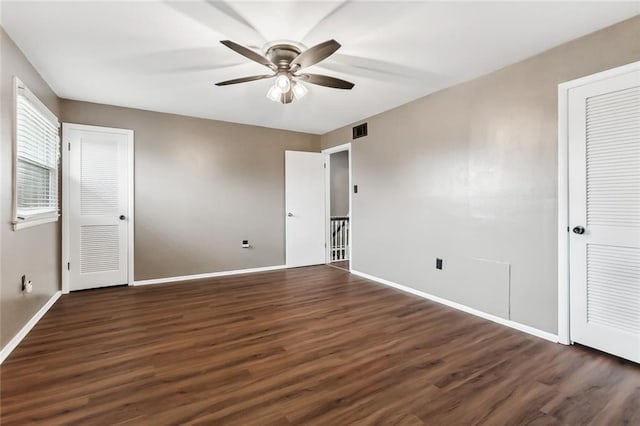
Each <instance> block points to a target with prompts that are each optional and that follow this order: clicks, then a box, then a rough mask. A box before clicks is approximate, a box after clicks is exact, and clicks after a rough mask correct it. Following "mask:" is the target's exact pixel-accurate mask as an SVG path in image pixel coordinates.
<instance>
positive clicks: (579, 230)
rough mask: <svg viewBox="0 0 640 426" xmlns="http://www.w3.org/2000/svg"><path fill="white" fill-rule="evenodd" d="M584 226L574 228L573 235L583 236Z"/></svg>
mask: <svg viewBox="0 0 640 426" xmlns="http://www.w3.org/2000/svg"><path fill="white" fill-rule="evenodd" d="M584 231H585V229H584V226H576V227H575V228H573V233H574V234H578V235H582V234H584Z"/></svg>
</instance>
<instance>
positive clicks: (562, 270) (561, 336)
mask: <svg viewBox="0 0 640 426" xmlns="http://www.w3.org/2000/svg"><path fill="white" fill-rule="evenodd" d="M639 67H640V61H638V62H633V63H630V64H627V65H623V66H620V67H617V68H612V69H610V70H606V71H602V72H599V73H596V74H592V75H588V76H586V77H581V78H578V79H575V80H571V81H567V82H565V83H561V84H559V85H558V341H559V342H560V343H562V344H565V345H568V344H571V343H572V342H571V325H570V322H569V315H570V306H569V290H570V287H569V281H570V280H569V226H570V224H569V135H568V108H569V90H570V89H573V88H576V87H580V86H584V85H585V84H590V83H593V82H596V81H600V80H604V79H607V78H611V77H615V76H618V75H621V74H627V73H629V72H633V71H635V70H637V69H638V68H639Z"/></svg>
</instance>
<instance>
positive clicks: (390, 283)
mask: <svg viewBox="0 0 640 426" xmlns="http://www.w3.org/2000/svg"><path fill="white" fill-rule="evenodd" d="M351 273H352V274H354V275H357V276H359V277H362V278H366V279H368V280H371V281H375V282H377V283H380V284H384V285H386V286H389V287H393V288H396V289H398V290H401V291H404V292H406V293H411V294H413V295H415V296H418V297H422V298H423V299H427V300H431V301H433V302H436V303H440V304H442V305H446V306H449V307H451V308H454V309H458V310H460V311H463V312H466V313H468V314H472V315H475V316H477V317H480V318H484V319H487V320H489V321H493V322H495V323H498V324H501V325H505V326H507V327H510V328H514V329H516V330H519V331H522V332H524V333H528V334H531V335H533V336H536V337H539V338H541V339H545V340H548V341H550V342H553V343H557V342H558V336H556V335H555V334H553V333H549V332H547V331H543V330H539V329H537V328H534V327H531V326H528V325H524V324H520V323H519V322H515V321H511V320H508V319H505V318H501V317H497V316H495V315H492V314H488V313H486V312H482V311H479V310H477V309H474V308H470V307H468V306H466V305H462V304H460V303H456V302H452V301H450V300H447V299H443V298H441V297H438V296H434V295H432V294H429V293H425V292H423V291H420V290H416V289H415V288H411V287H407V286H404V285H402V284H398V283H394V282H393V281H389V280H385V279H383V278H378V277H375V276H373V275H369V274H365V273H363V272H359V271H354V270H353V269H352V270H351Z"/></svg>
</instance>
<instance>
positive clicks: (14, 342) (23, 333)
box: [0, 291, 62, 364]
mask: <svg viewBox="0 0 640 426" xmlns="http://www.w3.org/2000/svg"><path fill="white" fill-rule="evenodd" d="M60 296H62V292H61V291H56V292H55V293H53V296H51V298H50V299H49V300H47V303H45V304H44V306H42V308H40V309H39V310H38V312H36V314H35V315H34V316H33V317H31V319H30V320H29V322H27V323H26V324H25V325H24V327H22V328H21V329H20V331H18V334H16V335H15V336H13V339H11V340H9V343H7V344H6V345H5V347H4V348H2V350H1V351H0V364H2V363H3V362H4V360H5V359H7V357H8V356H9V354H11V352H13V350H14V349H15V348H16V347H17V346H18V344H20V342H22V339H24V338H25V337H27V334H29V332H30V331H31V329H32V328H33V327H35V325H36V324H37V323H38V321H40V319H41V318H42V317H43V316H44V314H46V313H47V311H48V310H49V309H51V307H52V306H53V304H54V303H56V300H58V299H59V298H60Z"/></svg>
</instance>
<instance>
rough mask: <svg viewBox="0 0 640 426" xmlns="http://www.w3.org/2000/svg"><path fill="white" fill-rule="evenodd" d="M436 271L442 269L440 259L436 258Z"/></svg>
mask: <svg viewBox="0 0 640 426" xmlns="http://www.w3.org/2000/svg"><path fill="white" fill-rule="evenodd" d="M436 269H442V259H439V258H436Z"/></svg>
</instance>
